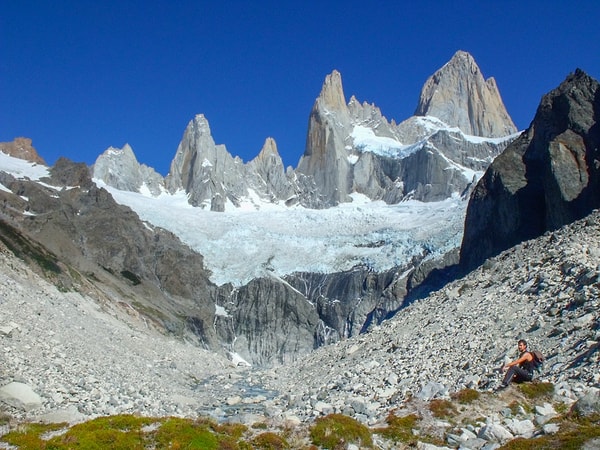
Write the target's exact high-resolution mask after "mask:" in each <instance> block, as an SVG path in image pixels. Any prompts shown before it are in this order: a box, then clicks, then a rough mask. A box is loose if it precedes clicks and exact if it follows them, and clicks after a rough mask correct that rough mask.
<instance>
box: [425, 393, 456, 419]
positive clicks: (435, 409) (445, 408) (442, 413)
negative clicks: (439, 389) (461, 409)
mask: <svg viewBox="0 0 600 450" xmlns="http://www.w3.org/2000/svg"><path fill="white" fill-rule="evenodd" d="M429 410H430V411H431V414H433V416H434V417H437V418H438V419H448V418H450V417H452V416H455V415H456V414H457V413H458V411H456V407H455V406H454V405H453V404H452V402H451V401H450V400H444V399H439V398H436V399H433V400H431V401H430V402H429Z"/></svg>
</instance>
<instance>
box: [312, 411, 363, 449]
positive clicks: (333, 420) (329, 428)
mask: <svg viewBox="0 0 600 450" xmlns="http://www.w3.org/2000/svg"><path fill="white" fill-rule="evenodd" d="M310 437H311V439H312V442H313V444H315V445H317V446H321V447H323V448H327V449H342V448H346V446H347V444H356V445H358V446H360V447H362V448H372V447H373V441H372V439H371V432H370V431H369V429H368V428H367V427H366V426H364V425H363V424H361V423H360V422H358V421H357V420H355V419H353V418H351V417H348V416H344V415H342V414H329V415H327V416H325V417H319V418H318V419H316V420H315V424H314V425H313V426H312V427H311V428H310Z"/></svg>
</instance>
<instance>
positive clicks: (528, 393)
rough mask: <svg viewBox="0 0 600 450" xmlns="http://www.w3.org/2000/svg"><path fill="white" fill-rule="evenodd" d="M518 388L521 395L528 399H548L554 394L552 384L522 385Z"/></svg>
mask: <svg viewBox="0 0 600 450" xmlns="http://www.w3.org/2000/svg"><path fill="white" fill-rule="evenodd" d="M518 386H519V390H520V391H521V392H522V393H523V395H524V396H525V397H527V398H530V399H538V398H542V397H550V396H552V394H554V385H553V384H552V383H542V382H540V383H522V384H519V385H518Z"/></svg>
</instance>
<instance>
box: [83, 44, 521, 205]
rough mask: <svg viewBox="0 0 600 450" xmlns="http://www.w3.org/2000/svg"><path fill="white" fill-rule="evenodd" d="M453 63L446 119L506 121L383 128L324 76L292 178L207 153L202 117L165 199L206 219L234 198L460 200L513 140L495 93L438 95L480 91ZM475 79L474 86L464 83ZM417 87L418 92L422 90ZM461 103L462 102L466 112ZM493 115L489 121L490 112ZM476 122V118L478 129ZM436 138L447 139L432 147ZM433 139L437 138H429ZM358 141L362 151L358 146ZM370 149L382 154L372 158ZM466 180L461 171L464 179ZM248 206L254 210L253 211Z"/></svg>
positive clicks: (218, 149)
mask: <svg viewBox="0 0 600 450" xmlns="http://www.w3.org/2000/svg"><path fill="white" fill-rule="evenodd" d="M459 54H460V55H468V54H466V53H464V52H458V53H457V55H459ZM457 55H455V56H454V57H453V59H452V60H451V61H450V62H449V63H447V65H450V66H452V67H457V69H456V70H457V71H458V73H459V75H457V74H456V73H453V74H454V76H453V78H452V77H450V79H449V81H447V82H446V83H445V84H444V90H445V92H449V93H448V94H447V95H446V96H445V97H444V98H445V99H446V100H448V101H450V100H452V101H454V100H453V99H454V98H455V97H456V98H458V100H456V101H455V103H457V104H458V105H459V106H458V107H457V108H455V111H461V114H463V115H469V112H468V111H463V110H464V108H472V104H479V103H482V106H481V107H478V108H479V109H477V111H478V115H477V117H476V119H473V120H476V121H477V123H479V122H482V123H483V122H485V123H486V124H488V125H489V124H492V125H493V124H495V123H496V122H498V121H500V120H501V119H499V118H503V119H505V121H506V124H503V123H501V124H500V125H497V126H496V125H494V126H492V125H490V126H489V127H487V128H484V127H483V126H482V127H481V134H482V136H480V139H478V140H474V139H468V138H467V135H469V134H470V132H471V129H470V128H469V129H467V130H464V129H463V130H462V133H461V132H458V130H460V127H463V126H464V124H463V123H462V122H461V123H456V124H455V123H450V124H446V123H444V122H443V121H440V119H436V120H429V121H428V125H426V126H423V125H422V123H423V122H422V120H426V119H427V117H424V119H422V120H421V121H420V122H419V121H416V120H411V119H408V120H405V121H403V122H402V123H400V124H399V125H398V124H396V122H395V121H393V120H392V121H391V122H388V120H387V119H386V118H385V117H384V116H383V115H382V113H381V111H380V110H379V108H377V107H376V106H375V105H374V104H368V103H366V102H364V103H362V104H361V103H360V102H359V101H358V100H357V99H356V97H355V96H354V95H353V96H351V98H350V101H349V102H348V103H346V99H345V98H346V97H345V94H344V90H343V86H342V77H341V74H340V72H338V71H337V70H334V71H332V72H331V73H330V74H328V75H327V76H326V77H325V81H324V83H323V85H322V88H321V92H320V94H319V96H318V97H317V99H316V100H315V102H314V105H313V107H312V110H311V112H310V115H309V123H308V130H307V138H306V146H305V151H304V154H303V155H302V156H301V157H300V160H299V162H298V166H297V167H296V169H292V168H287V169H284V166H283V162H282V161H280V159H281V158H280V157H279V155H278V154H277V155H275V156H274V160H273V161H274V163H273V164H271V165H270V167H269V173H268V175H267V174H266V173H265V172H264V170H263V173H261V174H257V173H256V172H255V166H256V164H254V165H251V164H249V163H248V164H244V163H243V162H242V161H241V160H240V159H239V158H234V157H233V156H232V155H230V154H229V153H228V152H227V150H226V148H225V147H224V146H222V145H216V144H215V142H214V140H213V139H212V136H211V133H210V127H209V125H208V121H207V119H206V117H205V116H203V115H198V116H196V118H194V119H193V120H192V121H190V123H189V124H188V127H187V128H186V130H185V132H184V135H183V138H182V141H181V143H180V144H179V147H178V149H177V152H176V155H175V157H174V159H173V162H172V163H171V169H170V171H169V174H168V175H167V177H166V178H165V183H164V184H165V189H166V191H168V192H171V193H174V192H176V191H177V190H178V189H183V190H185V191H186V192H187V193H188V194H189V199H190V203H191V204H192V205H193V206H200V207H205V208H210V209H211V210H214V211H223V210H225V209H226V208H227V207H228V205H229V206H232V207H235V208H239V207H240V204H241V203H242V202H243V199H247V198H251V197H253V196H257V197H260V198H263V199H266V200H268V201H269V202H271V203H275V204H282V205H288V206H290V205H295V204H300V205H302V206H305V207H309V208H326V207H331V206H335V205H337V204H339V203H344V202H349V201H351V200H352V199H351V194H353V193H360V194H364V195H366V196H367V197H369V198H370V199H372V200H384V201H385V202H387V203H391V204H393V203H398V202H399V201H401V200H403V199H407V198H414V199H418V200H422V201H437V200H441V199H443V198H447V197H449V196H451V195H453V194H454V193H459V194H462V193H464V192H465V190H466V189H467V188H468V186H470V185H471V183H472V181H473V180H472V177H473V174H474V173H475V172H477V173H479V172H481V173H482V172H483V170H485V168H486V167H487V164H489V163H490V162H491V160H492V159H493V157H494V156H495V155H497V154H499V153H500V151H501V150H502V149H503V148H504V147H505V146H506V144H507V143H508V142H509V141H510V140H512V139H513V138H514V136H512V135H513V134H514V132H515V131H516V130H515V129H514V125H512V121H511V120H510V117H509V116H508V114H507V113H506V110H505V108H504V105H503V104H502V100H501V99H500V97H499V93H498V92H497V90H495V91H490V92H488V93H487V94H486V95H485V96H484V97H481V98H480V97H475V98H473V99H471V98H470V97H471V96H473V95H474V94H469V96H468V98H466V99H464V98H462V97H464V95H462V96H459V95H458V91H460V89H458V88H457V89H454V90H452V89H450V88H449V87H447V86H451V85H452V84H456V83H459V82H460V83H462V82H463V81H462V78H466V79H467V80H466V81H465V83H466V84H467V86H475V87H474V88H473V89H471V91H473V92H479V91H480V90H481V89H483V88H481V86H483V84H482V83H484V82H483V81H482V80H483V78H482V76H481V74H480V71H479V69H478V68H477V70H474V71H469V70H468V68H469V67H471V68H473V67H475V68H476V67H477V66H476V64H475V62H474V59H473V58H472V57H471V56H470V55H468V57H466V56H465V57H463V58H459V57H458V56H457ZM463 60H466V61H467V62H468V63H469V64H468V65H467V66H466V68H465V64H464V63H460V64H459V63H457V62H455V61H459V62H460V61H463ZM455 72H456V71H455ZM472 72H473V73H472ZM475 76H477V77H478V78H476V79H474V80H470V78H472V77H475ZM447 78H448V77H442V79H447ZM480 79H481V80H480ZM426 87H427V84H426V85H425V86H424V88H423V89H424V90H425V89H426ZM486 92H487V91H486ZM446 97H448V98H446ZM490 99H491V100H490ZM468 102H471V103H469V104H468V105H467V103H468ZM496 110H499V112H497V113H495V112H494V111H496ZM482 115H485V116H486V117H485V120H484V119H483V117H482ZM457 127H458V129H456V128H457ZM511 127H512V128H511ZM488 128H489V129H491V130H493V132H489V133H488V134H489V136H487V137H490V139H489V140H488V139H485V138H486V136H485V133H487V130H488ZM497 129H505V130H506V131H507V133H506V134H505V135H503V136H504V137H505V139H506V140H505V141H501V140H498V139H497V135H498V134H500V133H499V132H498V131H497ZM357 130H358V131H357ZM360 130H367V131H368V132H369V133H371V134H370V138H369V140H368V141H365V140H364V139H362V140H358V141H357V138H356V133H357V132H360ZM478 132H479V130H478ZM440 133H441V134H444V133H449V134H450V135H449V136H447V137H443V138H439V134H440ZM463 133H464V134H463ZM436 134H438V138H435V137H434V136H435V135H436ZM432 137H433V141H432V140H431V139H430V138H432ZM454 141H456V142H454ZM365 142H369V144H368V145H365ZM273 143H274V141H273ZM275 145H276V144H275ZM407 146H413V147H412V150H411V151H412V153H416V154H417V155H415V156H413V157H406V156H405V155H404V153H403V152H402V149H403V148H406V147H407ZM461 147H469V150H467V151H464V155H462V153H463V150H461ZM377 148H380V149H387V150H386V151H385V152H383V153H382V152H381V151H377ZM261 151H262V150H261ZM111 154H112V153H111V152H108V153H107V152H105V153H104V154H102V155H100V156H99V157H98V162H97V164H98V165H99V166H106V165H108V166H110V165H111V163H110V161H102V160H110V155H111ZM234 162H235V163H234ZM112 164H116V162H115V163H112ZM190 164H192V165H193V167H192V166H190ZM263 169H264V167H263ZM113 172H114V173H119V171H117V170H113ZM466 172H469V175H468V176H466V175H465V173H466ZM265 175H266V177H265ZM94 178H97V179H100V180H102V181H103V182H105V183H106V184H108V185H111V183H115V184H120V185H123V184H130V183H118V182H115V181H112V177H106V175H105V172H102V171H98V172H94ZM104 178H106V179H104ZM246 180H247V181H246ZM152 192H156V189H153V190H152ZM256 207H257V208H260V206H259V205H256Z"/></svg>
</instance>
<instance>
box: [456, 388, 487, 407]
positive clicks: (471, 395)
mask: <svg viewBox="0 0 600 450" xmlns="http://www.w3.org/2000/svg"><path fill="white" fill-rule="evenodd" d="M480 397H481V393H480V392H479V391H476V390H475V389H462V390H460V391H458V392H455V393H454V394H452V395H451V396H450V398H452V399H453V400H456V401H457V402H458V403H460V404H462V405H467V404H469V403H473V402H474V401H476V400H479V398H480Z"/></svg>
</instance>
